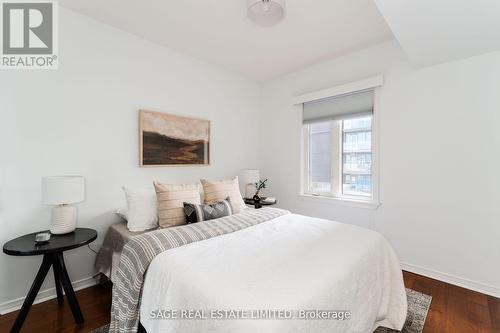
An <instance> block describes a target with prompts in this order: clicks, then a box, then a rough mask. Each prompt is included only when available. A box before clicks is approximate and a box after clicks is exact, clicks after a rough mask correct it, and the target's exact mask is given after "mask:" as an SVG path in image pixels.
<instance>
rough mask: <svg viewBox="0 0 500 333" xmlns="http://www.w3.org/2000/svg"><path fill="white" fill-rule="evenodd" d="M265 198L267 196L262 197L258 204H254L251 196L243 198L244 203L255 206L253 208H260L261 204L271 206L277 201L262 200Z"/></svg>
mask: <svg viewBox="0 0 500 333" xmlns="http://www.w3.org/2000/svg"><path fill="white" fill-rule="evenodd" d="M266 198H267V197H262V198H261V201H260V202H259V203H258V204H256V203H255V201H254V200H253V199H252V198H244V199H243V200H244V201H245V203H246V204H247V205H253V206H254V207H255V209H259V208H262V206H273V205H276V204H277V203H278V201H274V202H265V201H263V200H264V199H266Z"/></svg>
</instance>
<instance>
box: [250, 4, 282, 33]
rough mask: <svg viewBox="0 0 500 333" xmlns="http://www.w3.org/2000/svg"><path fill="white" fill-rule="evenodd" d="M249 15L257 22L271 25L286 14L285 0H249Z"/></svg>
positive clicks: (267, 25) (265, 25)
mask: <svg viewBox="0 0 500 333" xmlns="http://www.w3.org/2000/svg"><path fill="white" fill-rule="evenodd" d="M247 7H248V9H247V15H248V18H249V19H250V20H252V21H253V22H254V23H255V24H257V25H260V26H262V27H270V26H273V25H275V24H277V23H278V22H279V21H281V20H282V19H283V17H284V16H285V0H247Z"/></svg>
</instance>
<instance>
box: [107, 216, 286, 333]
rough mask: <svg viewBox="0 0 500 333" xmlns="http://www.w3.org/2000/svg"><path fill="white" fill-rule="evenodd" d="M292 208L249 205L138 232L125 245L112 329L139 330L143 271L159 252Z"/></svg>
mask: <svg viewBox="0 0 500 333" xmlns="http://www.w3.org/2000/svg"><path fill="white" fill-rule="evenodd" d="M288 213H289V212H288V211H286V210H282V209H277V208H262V209H247V210H244V211H243V212H242V213H240V214H235V215H231V216H226V217H222V218H219V219H216V220H211V221H204V222H198V223H194V224H188V225H183V226H180V227H175V228H168V229H160V230H155V231H151V232H148V233H145V234H142V235H138V236H136V237H134V238H133V239H131V240H130V241H129V242H128V243H127V244H126V245H125V247H124V248H123V251H122V254H121V258H120V263H119V265H118V270H117V271H116V280H117V281H115V283H114V285H113V299H112V305H111V324H110V327H109V332H110V333H118V332H119V333H127V332H137V329H138V326H139V309H140V307H139V306H140V298H141V291H142V285H143V282H144V274H145V273H146V270H147V269H148V266H149V264H150V263H151V261H152V260H153V259H154V258H155V257H156V256H157V255H158V254H160V253H162V252H164V251H167V250H169V249H172V248H175V247H179V246H182V245H185V244H189V243H192V242H197V241H201V240H204V239H209V238H212V237H216V236H220V235H224V234H228V233H231V232H234V231H238V230H241V229H245V228H248V227H251V226H253V225H256V224H259V223H262V222H266V221H269V220H272V219H274V218H276V217H279V216H281V215H285V214H288Z"/></svg>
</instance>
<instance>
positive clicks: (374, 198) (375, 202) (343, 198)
mask: <svg viewBox="0 0 500 333" xmlns="http://www.w3.org/2000/svg"><path fill="white" fill-rule="evenodd" d="M379 89H380V88H379V87H373V90H374V101H373V114H372V126H371V159H372V165H371V177H372V195H371V196H366V197H365V196H356V195H348V194H343V188H342V183H343V181H342V179H343V178H342V177H343V163H342V162H343V151H342V139H343V138H342V134H343V133H342V121H341V120H340V121H332V141H333V142H332V147H335V148H333V149H332V160H331V161H332V168H331V170H332V171H331V172H332V174H331V177H330V179H331V185H332V189H331V191H330V192H328V193H326V192H317V193H315V192H310V191H308V189H309V156H310V155H309V135H308V134H309V133H308V130H307V129H308V125H305V124H302V122H301V156H300V157H301V170H300V172H301V175H300V179H301V182H300V183H301V187H300V192H299V196H300V197H302V198H306V199H312V200H314V201H318V200H320V201H324V202H327V203H338V204H342V205H346V206H353V207H357V208H367V209H377V208H378V207H379V206H380V201H379V127H378V123H379V122H378V117H379V108H378V105H379ZM352 92H353V93H354V92H356V91H352ZM331 97H334V96H331ZM301 109H302V110H303V104H301Z"/></svg>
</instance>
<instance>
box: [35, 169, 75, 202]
mask: <svg viewBox="0 0 500 333" xmlns="http://www.w3.org/2000/svg"><path fill="white" fill-rule="evenodd" d="M42 198H43V203H44V204H46V205H65V204H73V203H77V202H82V201H84V200H85V178H83V177H82V176H54V177H44V178H42Z"/></svg>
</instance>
